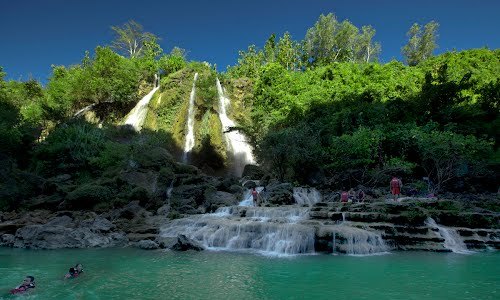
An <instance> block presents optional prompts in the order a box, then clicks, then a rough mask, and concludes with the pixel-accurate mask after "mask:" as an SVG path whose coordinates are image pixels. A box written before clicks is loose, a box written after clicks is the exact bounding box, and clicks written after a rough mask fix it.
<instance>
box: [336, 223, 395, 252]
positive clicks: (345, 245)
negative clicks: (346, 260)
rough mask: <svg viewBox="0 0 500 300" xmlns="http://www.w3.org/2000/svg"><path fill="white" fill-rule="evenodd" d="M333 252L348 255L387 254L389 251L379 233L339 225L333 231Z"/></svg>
mask: <svg viewBox="0 0 500 300" xmlns="http://www.w3.org/2000/svg"><path fill="white" fill-rule="evenodd" d="M332 242H333V252H334V253H336V252H341V253H345V254H348V255H375V254H385V253H387V251H388V250H389V248H388V247H387V245H386V244H385V242H384V240H383V239H382V236H381V235H380V234H378V233H375V232H372V231H368V230H364V229H361V228H356V227H351V226H347V225H343V224H342V225H338V226H336V227H335V229H334V231H333V241H332Z"/></svg>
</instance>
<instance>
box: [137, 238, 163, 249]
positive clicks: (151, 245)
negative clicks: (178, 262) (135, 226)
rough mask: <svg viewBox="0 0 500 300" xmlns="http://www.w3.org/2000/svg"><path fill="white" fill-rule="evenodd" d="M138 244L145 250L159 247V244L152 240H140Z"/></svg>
mask: <svg viewBox="0 0 500 300" xmlns="http://www.w3.org/2000/svg"><path fill="white" fill-rule="evenodd" d="M136 246H137V247H139V248H141V249H144V250H155V249H158V248H159V246H158V244H157V243H155V242H154V241H152V240H142V241H139V242H137V244H136Z"/></svg>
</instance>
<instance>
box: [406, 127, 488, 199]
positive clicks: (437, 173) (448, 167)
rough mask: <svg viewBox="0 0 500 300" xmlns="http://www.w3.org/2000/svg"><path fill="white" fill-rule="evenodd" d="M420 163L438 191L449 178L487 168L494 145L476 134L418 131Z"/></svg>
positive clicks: (475, 172) (415, 134) (416, 132)
mask: <svg viewBox="0 0 500 300" xmlns="http://www.w3.org/2000/svg"><path fill="white" fill-rule="evenodd" d="M413 136H414V138H415V144H416V146H417V149H418V153H419V156H420V166H422V168H424V170H425V172H426V173H427V176H428V177H430V178H433V179H434V180H435V185H434V190H433V191H432V192H438V191H440V190H441V189H442V188H443V187H444V186H445V185H446V183H447V182H448V181H450V180H452V179H454V178H456V177H461V176H464V175H466V174H469V173H472V174H477V173H480V172H481V171H483V170H484V167H485V165H486V159H487V158H488V157H490V156H491V154H492V153H491V152H492V147H491V145H490V144H489V143H488V142H486V141H484V140H480V139H477V138H476V137H474V136H463V135H460V134H456V133H452V132H440V131H431V132H425V131H414V132H413Z"/></svg>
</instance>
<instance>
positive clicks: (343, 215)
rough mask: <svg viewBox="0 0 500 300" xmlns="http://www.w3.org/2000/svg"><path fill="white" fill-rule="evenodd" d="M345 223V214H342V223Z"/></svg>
mask: <svg viewBox="0 0 500 300" xmlns="http://www.w3.org/2000/svg"><path fill="white" fill-rule="evenodd" d="M344 222H345V212H342V223H344Z"/></svg>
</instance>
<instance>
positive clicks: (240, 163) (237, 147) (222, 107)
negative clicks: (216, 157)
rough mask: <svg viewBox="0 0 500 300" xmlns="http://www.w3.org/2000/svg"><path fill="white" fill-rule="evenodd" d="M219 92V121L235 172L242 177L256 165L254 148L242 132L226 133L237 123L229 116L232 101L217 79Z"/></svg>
mask: <svg viewBox="0 0 500 300" xmlns="http://www.w3.org/2000/svg"><path fill="white" fill-rule="evenodd" d="M216 84H217V92H218V94H219V119H220V121H221V123H222V134H223V135H224V137H225V140H226V145H227V148H228V150H229V151H230V152H231V153H232V156H233V160H234V161H233V170H234V174H235V175H236V176H241V174H242V173H243V169H244V168H245V165H247V164H255V159H254V157H253V154H252V147H251V146H250V145H249V144H248V142H247V140H246V137H245V136H244V135H243V134H241V133H240V132H238V131H236V130H233V131H230V132H226V131H227V130H228V129H229V128H230V127H235V126H236V123H235V122H234V121H233V120H231V119H229V117H228V116H227V112H226V108H227V107H228V106H229V104H230V101H229V99H228V98H226V96H225V95H224V90H223V88H222V85H221V83H220V81H219V78H217V83H216Z"/></svg>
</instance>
